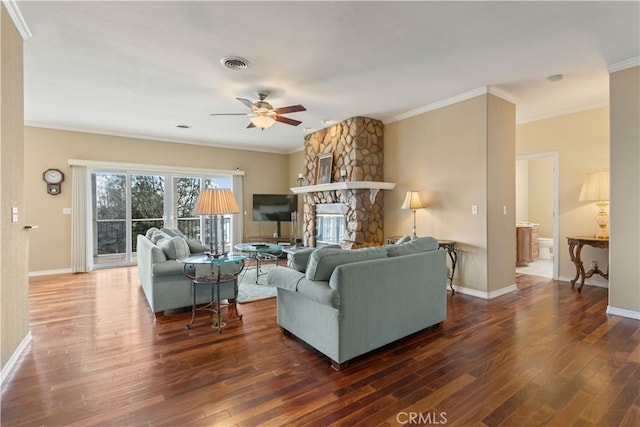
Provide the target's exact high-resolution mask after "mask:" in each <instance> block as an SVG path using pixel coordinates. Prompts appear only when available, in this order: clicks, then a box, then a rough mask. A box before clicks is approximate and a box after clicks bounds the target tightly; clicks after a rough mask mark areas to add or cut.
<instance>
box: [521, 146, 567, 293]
mask: <svg viewBox="0 0 640 427" xmlns="http://www.w3.org/2000/svg"><path fill="white" fill-rule="evenodd" d="M558 188H559V153H558V152H545V153H536V154H527V155H522V156H516V223H517V224H528V225H531V226H532V227H533V229H534V230H537V236H538V239H537V240H535V241H534V242H532V243H533V244H534V245H537V247H536V250H535V251H532V252H533V255H534V256H532V259H531V262H529V263H528V264H527V265H526V266H522V267H517V268H516V272H518V273H524V274H531V275H535V276H542V277H549V278H553V279H555V280H557V279H558V256H557V253H558V245H559V242H558V240H559V218H558V209H559V194H558Z"/></svg>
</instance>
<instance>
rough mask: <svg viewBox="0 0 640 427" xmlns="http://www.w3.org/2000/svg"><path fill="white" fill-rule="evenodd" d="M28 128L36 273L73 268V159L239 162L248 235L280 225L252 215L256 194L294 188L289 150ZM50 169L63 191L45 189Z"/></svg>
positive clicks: (207, 165) (221, 165) (217, 165)
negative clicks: (60, 178)
mask: <svg viewBox="0 0 640 427" xmlns="http://www.w3.org/2000/svg"><path fill="white" fill-rule="evenodd" d="M24 132H25V144H24V146H25V158H26V159H27V161H26V162H25V174H24V177H25V187H26V188H27V190H28V191H27V198H26V208H27V212H26V213H27V221H28V222H30V223H33V224H38V225H39V227H40V228H39V229H37V230H35V231H34V232H32V233H31V254H30V257H29V271H31V272H39V271H56V270H67V269H69V268H71V215H63V208H70V207H71V168H70V166H69V165H68V160H69V159H81V160H96V161H104V162H122V163H135V164H150V165H160V166H176V167H189V168H203V169H222V170H233V169H235V168H236V167H237V168H239V169H240V170H243V171H245V177H244V208H245V211H246V212H247V217H246V221H245V224H246V227H247V228H246V230H245V234H246V235H248V236H252V235H271V234H273V231H274V230H275V223H264V222H254V221H252V220H251V208H252V202H251V200H252V198H251V196H252V194H253V193H277V192H282V193H289V192H290V191H289V187H290V186H291V185H290V184H291V183H290V181H291V177H290V174H289V156H288V155H286V154H273V153H264V152H256V151H241V150H232V149H226V148H212V147H205V146H199V145H189V144H179V143H169V142H161V141H150V140H142V139H134V138H124V137H117V136H108V135H97V134H91V133H82V132H69V131H60V130H53V129H43V128H34V127H26V128H25V130H24ZM301 142H302V141H301ZM48 168H58V169H60V170H62V171H63V172H64V174H65V178H66V179H65V182H64V183H63V185H62V192H61V194H60V195H57V196H51V195H48V194H47V193H46V185H45V183H44V182H43V181H42V172H43V171H44V170H46V169H48ZM265 177H268V179H265Z"/></svg>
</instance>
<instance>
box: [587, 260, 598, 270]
mask: <svg viewBox="0 0 640 427" xmlns="http://www.w3.org/2000/svg"><path fill="white" fill-rule="evenodd" d="M589 265H591V268H597V267H598V260H596V259H592V260H591V261H590V262H589Z"/></svg>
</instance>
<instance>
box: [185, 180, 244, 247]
mask: <svg viewBox="0 0 640 427" xmlns="http://www.w3.org/2000/svg"><path fill="white" fill-rule="evenodd" d="M193 211H194V213H195V214H197V215H209V220H210V221H211V224H210V225H211V227H210V229H209V244H210V245H211V256H213V257H216V258H217V257H220V256H222V255H224V249H225V239H224V223H223V224H222V230H221V231H222V251H221V252H218V215H226V214H234V213H239V212H240V208H239V207H238V203H237V202H236V199H235V197H233V192H232V191H231V190H230V189H229V188H205V189H203V190H202V191H201V192H200V194H199V195H198V200H196V206H195V208H194V209H193Z"/></svg>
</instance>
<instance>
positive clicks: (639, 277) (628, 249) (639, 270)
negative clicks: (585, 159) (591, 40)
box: [609, 66, 640, 318]
mask: <svg viewBox="0 0 640 427" xmlns="http://www.w3.org/2000/svg"><path fill="white" fill-rule="evenodd" d="M609 85H610V98H611V113H610V114H611V165H612V166H611V223H610V224H611V236H610V237H611V249H610V251H611V268H610V273H611V275H610V286H609V309H612V308H613V309H621V310H630V311H631V312H633V313H634V314H635V317H636V318H638V316H640V67H638V66H636V67H633V68H629V69H626V70H623V71H618V72H614V73H611V74H610V76H609Z"/></svg>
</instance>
